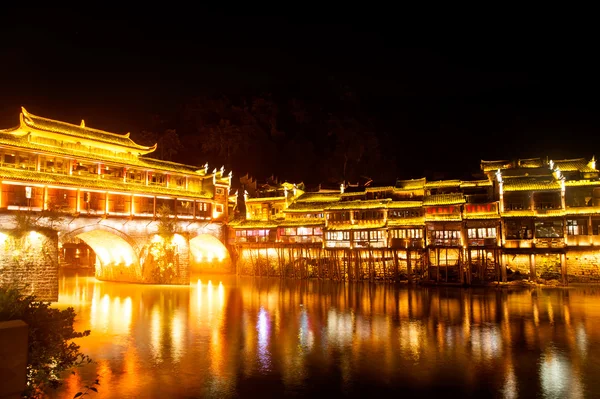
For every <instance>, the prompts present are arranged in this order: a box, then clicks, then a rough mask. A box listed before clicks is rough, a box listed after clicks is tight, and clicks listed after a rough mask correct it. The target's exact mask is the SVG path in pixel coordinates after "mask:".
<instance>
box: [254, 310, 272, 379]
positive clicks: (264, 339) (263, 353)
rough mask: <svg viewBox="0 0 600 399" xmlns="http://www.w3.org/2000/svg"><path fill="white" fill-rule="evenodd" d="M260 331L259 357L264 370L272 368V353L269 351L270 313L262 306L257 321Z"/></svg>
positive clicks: (257, 328)
mask: <svg viewBox="0 0 600 399" xmlns="http://www.w3.org/2000/svg"><path fill="white" fill-rule="evenodd" d="M256 330H257V331H258V359H259V362H260V366H261V369H262V370H263V371H266V370H269V369H270V368H271V354H270V353H269V349H268V345H269V314H268V312H267V311H266V310H265V308H263V307H262V306H261V308H260V309H259V311H258V320H257V322H256Z"/></svg>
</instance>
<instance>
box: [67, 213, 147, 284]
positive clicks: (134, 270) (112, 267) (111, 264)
mask: <svg viewBox="0 0 600 399" xmlns="http://www.w3.org/2000/svg"><path fill="white" fill-rule="evenodd" d="M76 238H77V239H80V240H81V241H83V242H85V243H86V244H87V245H88V246H89V247H90V248H92V250H93V251H94V253H95V254H96V265H95V266H96V267H95V269H96V270H95V275H96V278H98V279H100V280H111V281H127V282H139V281H141V280H142V268H141V264H140V259H139V255H138V254H139V247H138V244H137V243H136V242H135V241H134V240H133V239H132V238H131V237H130V236H128V235H127V234H125V233H123V232H122V231H120V230H118V229H115V228H114V227H110V226H104V225H100V224H95V225H88V226H83V227H80V228H77V229H75V230H72V231H70V232H68V233H65V234H61V236H60V239H59V240H60V243H61V245H64V244H66V243H69V242H72V241H74V240H75V239H76Z"/></svg>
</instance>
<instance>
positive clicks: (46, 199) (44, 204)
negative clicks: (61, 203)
mask: <svg viewBox="0 0 600 399" xmlns="http://www.w3.org/2000/svg"><path fill="white" fill-rule="evenodd" d="M43 201H44V202H43V204H42V210H43V211H45V210H46V209H48V187H47V186H44V199H43Z"/></svg>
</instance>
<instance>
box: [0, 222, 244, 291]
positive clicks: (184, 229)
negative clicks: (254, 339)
mask: <svg viewBox="0 0 600 399" xmlns="http://www.w3.org/2000/svg"><path fill="white" fill-rule="evenodd" d="M159 223H160V222H159V221H158V220H155V219H141V218H140V219H135V218H114V217H111V218H101V217H82V216H79V217H72V218H71V217H66V218H65V219H64V220H62V221H61V222H60V223H59V224H56V225H54V226H52V228H51V229H50V228H47V227H43V226H42V225H40V228H38V229H36V230H32V231H29V232H27V234H25V235H24V236H23V237H22V238H19V239H17V238H15V237H12V234H13V233H12V232H14V231H15V227H16V226H15V222H14V220H8V219H7V218H6V217H5V216H3V217H0V241H4V242H5V245H4V246H3V247H2V251H0V276H2V277H0V282H2V280H4V281H6V280H12V281H17V282H19V281H20V282H22V283H24V284H27V285H28V286H29V287H30V290H31V292H32V293H35V294H36V295H37V296H38V297H39V298H40V299H43V300H50V301H56V300H58V271H59V269H60V268H65V269H68V268H89V270H94V274H95V276H96V278H98V279H100V280H105V281H121V282H129V283H154V284H184V285H187V284H189V282H190V277H191V276H193V275H194V274H195V273H202V272H210V273H231V272H233V262H232V261H231V256H230V252H229V249H228V247H227V246H226V245H225V243H226V242H227V239H226V234H227V233H226V226H225V225H224V224H223V223H219V222H210V221H190V220H176V222H175V226H176V227H175V231H177V233H175V234H173V235H161V234H159Z"/></svg>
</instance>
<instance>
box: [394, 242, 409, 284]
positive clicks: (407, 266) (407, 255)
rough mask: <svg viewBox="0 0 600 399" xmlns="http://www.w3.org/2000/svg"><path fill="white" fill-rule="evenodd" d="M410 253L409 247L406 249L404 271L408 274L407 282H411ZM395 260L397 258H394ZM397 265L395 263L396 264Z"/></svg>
mask: <svg viewBox="0 0 600 399" xmlns="http://www.w3.org/2000/svg"><path fill="white" fill-rule="evenodd" d="M410 258H411V253H410V249H407V250H406V273H407V274H408V282H409V283H412V265H411V259H410ZM396 262H398V260H397V259H396ZM396 267H397V265H396Z"/></svg>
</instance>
